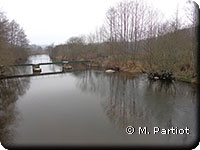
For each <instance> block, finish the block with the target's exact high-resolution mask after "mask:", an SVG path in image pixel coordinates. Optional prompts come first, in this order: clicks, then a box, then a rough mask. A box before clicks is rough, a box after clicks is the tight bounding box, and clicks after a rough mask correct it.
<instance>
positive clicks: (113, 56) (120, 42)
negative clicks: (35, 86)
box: [48, 0, 198, 77]
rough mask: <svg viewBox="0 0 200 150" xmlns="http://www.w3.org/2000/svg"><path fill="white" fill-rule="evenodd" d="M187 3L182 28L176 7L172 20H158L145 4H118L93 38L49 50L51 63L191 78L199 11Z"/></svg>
mask: <svg viewBox="0 0 200 150" xmlns="http://www.w3.org/2000/svg"><path fill="white" fill-rule="evenodd" d="M187 3H188V4H187V6H186V7H185V16H186V17H187V24H184V23H183V22H182V21H181V17H180V11H179V8H178V6H177V10H176V11H175V14H174V16H173V17H172V18H171V19H168V20H162V14H161V13H160V12H159V11H158V10H157V9H155V8H153V7H152V6H151V5H149V4H147V3H146V2H145V1H142V0H140V1H139V0H130V1H122V2H120V3H118V4H117V5H115V6H114V7H110V8H109V10H108V11H107V13H106V17H105V23H104V24H103V25H102V26H101V27H100V28H98V29H97V30H96V32H95V33H91V34H89V35H82V36H80V37H71V38H70V39H68V41H67V42H66V43H65V44H60V45H56V46H54V45H50V46H49V47H48V49H49V54H50V56H51V57H52V58H54V59H55V58H57V59H68V60H70V59H71V60H73V59H76V60H77V59H78V60H79V59H90V60H92V61H94V62H95V63H97V64H98V65H100V66H102V65H103V66H109V65H118V66H120V67H121V68H123V66H129V70H130V69H132V70H133V69H134V68H137V67H138V66H140V68H142V69H140V70H144V71H146V72H161V71H162V70H167V71H171V72H173V73H174V74H175V75H179V76H187V77H195V76H196V63H197V60H196V59H197V58H196V56H197V55H196V54H197V25H198V24H197V20H198V9H197V6H196V5H195V3H192V2H191V1H188V2H187ZM104 64H105V65H104ZM136 70H137V69H136Z"/></svg>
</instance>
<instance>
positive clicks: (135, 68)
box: [51, 56, 197, 84]
mask: <svg viewBox="0 0 200 150" xmlns="http://www.w3.org/2000/svg"><path fill="white" fill-rule="evenodd" d="M51 59H52V60H53V61H63V60H65V61H66V60H69V59H68V58H67V57H66V56H57V57H52V58H51ZM78 60H80V61H82V60H84V59H83V58H78ZM91 62H92V63H91V67H95V68H101V69H103V70H106V69H108V68H114V67H118V68H120V71H121V72H127V73H131V74H134V75H135V74H140V73H149V72H150V70H148V69H147V67H148V66H147V65H146V66H145V64H144V63H141V62H140V61H135V62H133V61H131V60H127V61H119V60H117V59H111V58H109V57H108V58H103V57H98V58H96V59H91ZM156 68H157V67H156V65H154V68H153V69H154V70H156ZM186 71H187V70H186ZM174 74H175V75H174V76H173V77H174V78H175V80H176V81H181V82H187V83H192V84H197V76H195V77H189V76H184V71H177V72H175V73H174Z"/></svg>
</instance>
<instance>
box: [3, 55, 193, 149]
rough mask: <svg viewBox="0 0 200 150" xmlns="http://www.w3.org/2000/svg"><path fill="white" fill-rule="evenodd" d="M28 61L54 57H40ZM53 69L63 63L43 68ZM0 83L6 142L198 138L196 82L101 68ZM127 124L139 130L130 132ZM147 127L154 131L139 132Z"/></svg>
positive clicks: (87, 142)
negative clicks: (153, 78)
mask: <svg viewBox="0 0 200 150" xmlns="http://www.w3.org/2000/svg"><path fill="white" fill-rule="evenodd" d="M29 62H31V63H39V62H51V60H50V58H49V56H48V55H37V56H31V57H30V58H29ZM27 68H28V69H25V70H26V72H29V73H30V72H31V71H32V70H31V68H30V67H27ZM23 71H24V70H23ZM54 71H61V67H60V66H56V65H46V66H42V72H43V73H45V72H54ZM1 84H2V85H3V88H1V89H0V90H1V91H0V92H1V93H0V94H1V96H0V100H1V101H0V118H1V119H0V140H1V142H2V144H3V145H4V146H30V145H32V146H46V145H48V146H51V145H54V146H55V145H57V146H58V145H65V146H66V145H68V146H69V145H78V146H83V145H85V146H107V145H109V146H119V145H126V146H130V145H134V146H141V145H142V146H145V145H148V146H149V145H153V146H155V145H158V146H165V145H167V146H170V145H172V146H175V145H176V146H180V145H181V146H188V145H190V144H193V143H194V142H195V140H196V139H197V87H196V86H195V85H192V84H188V83H183V82H177V81H176V82H174V83H173V84H164V83H161V82H159V81H156V82H151V81H149V80H148V79H147V77H146V75H137V76H133V75H131V74H127V73H113V74H108V73H105V72H103V71H99V70H74V71H72V72H67V73H64V74H56V75H47V76H34V77H28V78H19V79H5V80H2V81H1ZM127 126H133V127H134V128H135V132H134V133H133V134H127V133H126V127H127ZM145 127H146V129H147V130H148V131H149V132H150V134H144V133H143V132H142V133H141V134H139V128H140V129H141V128H142V131H144V129H145ZM154 127H159V128H160V129H170V128H172V127H174V128H178V129H185V128H186V127H188V128H189V134H161V133H160V132H158V133H156V134H154V132H153V129H154ZM157 129H158V128H157ZM182 131H183V130H182Z"/></svg>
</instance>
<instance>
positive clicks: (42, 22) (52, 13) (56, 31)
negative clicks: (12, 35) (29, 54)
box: [0, 0, 200, 45]
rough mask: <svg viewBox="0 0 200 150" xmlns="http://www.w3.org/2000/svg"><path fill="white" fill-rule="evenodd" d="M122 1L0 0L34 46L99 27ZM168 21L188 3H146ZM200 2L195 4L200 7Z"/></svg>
mask: <svg viewBox="0 0 200 150" xmlns="http://www.w3.org/2000/svg"><path fill="white" fill-rule="evenodd" d="M120 1H122V0H0V9H1V10H2V11H4V12H5V13H6V16H7V17H8V18H9V19H10V20H12V19H14V20H16V21H17V23H19V24H20V25H21V26H22V27H23V28H24V30H25V33H26V34H27V37H28V39H29V40H30V43H31V44H41V45H44V44H51V43H54V44H60V43H64V42H65V41H66V40H67V39H68V38H69V37H71V36H79V35H83V34H84V35H86V34H89V33H91V32H94V31H95V29H96V28H97V27H100V26H101V25H102V24H103V22H104V20H105V14H106V11H107V10H108V8H109V7H110V6H113V5H115V4H116V3H118V2H120ZM147 1H148V2H149V3H152V5H153V6H154V7H156V8H158V9H159V10H160V11H162V12H163V13H164V14H165V16H166V17H168V18H169V17H170V16H172V15H173V14H174V12H175V10H176V7H177V3H179V8H180V9H182V7H183V6H184V3H185V1H186V0H165V1H164V0H147ZM198 1H200V0H196V2H197V3H198Z"/></svg>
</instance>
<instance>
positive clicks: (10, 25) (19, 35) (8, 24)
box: [0, 11, 29, 65]
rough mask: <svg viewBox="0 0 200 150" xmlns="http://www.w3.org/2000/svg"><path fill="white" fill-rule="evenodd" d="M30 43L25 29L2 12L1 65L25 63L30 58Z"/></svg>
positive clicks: (0, 16) (0, 30)
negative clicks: (28, 50) (28, 49)
mask: <svg viewBox="0 0 200 150" xmlns="http://www.w3.org/2000/svg"><path fill="white" fill-rule="evenodd" d="M28 43H29V42H28V39H27V37H26V34H25V32H24V30H23V28H22V27H21V26H20V25H19V24H18V23H17V22H16V21H15V20H12V21H10V20H9V19H8V18H7V17H6V15H5V14H4V12H2V11H0V54H1V55H0V65H9V64H14V63H18V62H21V61H25V60H26V59H27V57H28V52H27V48H28Z"/></svg>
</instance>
